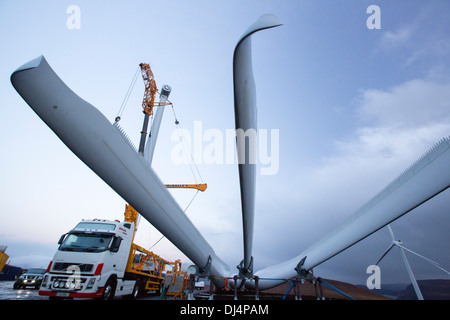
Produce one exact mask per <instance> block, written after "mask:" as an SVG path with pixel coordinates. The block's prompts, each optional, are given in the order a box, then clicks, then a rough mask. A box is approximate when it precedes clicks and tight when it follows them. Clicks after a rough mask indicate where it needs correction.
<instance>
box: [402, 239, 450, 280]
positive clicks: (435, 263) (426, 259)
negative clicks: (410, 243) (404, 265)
mask: <svg viewBox="0 0 450 320" xmlns="http://www.w3.org/2000/svg"><path fill="white" fill-rule="evenodd" d="M398 246H399V247H400V248H402V249H404V250H406V251H408V252H410V253H412V254H415V255H416V256H418V257H420V258H422V259H424V260H425V261H428V262H429V263H431V264H432V265H434V266H435V267H436V268H439V269H441V270H442V271H444V272H445V273H447V274H449V272H448V271H447V270H445V269H444V268H442V267H441V265H440V264H439V263H437V262H436V261H433V260H431V259H428V258H427V257H424V256H422V255H421V254H418V253H417V252H414V251H412V250H411V249H408V248H406V247H405V246H403V245H398Z"/></svg>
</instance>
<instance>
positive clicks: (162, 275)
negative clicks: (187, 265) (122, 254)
mask: <svg viewBox="0 0 450 320" xmlns="http://www.w3.org/2000/svg"><path fill="white" fill-rule="evenodd" d="M137 217H138V213H137V211H136V210H135V209H134V208H133V207H132V206H130V205H128V204H126V205H125V221H126V222H134V223H135V225H136V222H137ZM135 232H136V230H135V231H134V233H133V240H134V235H135ZM167 266H171V267H172V270H166V267H167ZM125 272H127V273H130V274H134V275H136V276H138V277H139V278H140V279H141V281H142V285H143V286H142V288H143V289H144V290H155V291H160V289H162V286H163V285H164V287H169V288H170V287H173V288H176V290H175V291H172V290H167V291H166V292H165V294H166V295H172V296H180V298H181V299H182V298H183V296H182V295H181V292H182V291H183V290H184V288H185V287H186V285H187V281H188V280H189V279H188V276H187V273H185V272H182V271H181V261H180V260H176V261H174V262H172V261H168V260H166V259H164V258H162V257H160V256H159V255H157V254H155V253H153V252H152V251H149V250H146V249H144V248H143V247H141V246H138V245H137V244H135V243H134V242H133V243H132V244H131V249H130V254H129V256H128V262H127V267H126V269H125ZM168 281H171V283H168ZM180 282H181V283H182V285H181V287H180V286H178V287H177V286H175V284H176V283H180Z"/></svg>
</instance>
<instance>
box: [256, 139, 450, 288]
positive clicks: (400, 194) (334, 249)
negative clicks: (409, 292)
mask: <svg viewBox="0 0 450 320" xmlns="http://www.w3.org/2000/svg"><path fill="white" fill-rule="evenodd" d="M449 168H450V140H449V139H448V138H445V139H442V140H441V141H440V142H439V143H438V144H436V145H435V146H434V147H433V148H432V149H431V150H430V151H429V152H427V153H426V154H425V155H424V156H423V157H421V158H420V159H419V160H418V161H417V162H415V163H414V164H413V165H412V166H411V167H410V168H409V169H407V170H406V171H405V172H404V173H403V174H402V175H400V176H399V177H398V178H397V179H395V180H394V181H393V182H392V183H391V184H389V185H388V186H387V187H386V188H385V189H383V190H382V191H381V192H380V193H379V194H377V195H376V196H375V197H374V198H373V199H372V200H370V201H369V202H368V203H367V204H365V205H364V206H363V207H361V208H360V209H359V210H358V211H356V212H355V213H354V214H353V215H352V216H351V217H350V218H349V219H348V220H347V221H345V222H344V223H343V224H342V225H341V226H340V227H338V228H337V229H336V230H334V232H332V233H330V234H329V235H328V236H326V237H325V238H323V239H322V240H320V241H319V242H317V243H316V244H314V245H312V246H311V247H309V248H308V249H306V250H304V251H303V252H302V253H301V254H300V255H298V256H297V257H294V258H292V259H291V260H289V261H286V262H283V263H280V264H278V265H275V266H272V267H268V268H265V269H263V270H261V271H259V272H257V273H256V275H258V276H259V277H260V278H264V277H270V278H275V277H279V278H285V279H289V278H291V277H294V276H296V275H297V273H296V271H295V268H296V266H297V265H298V264H299V261H302V260H303V259H304V261H303V265H302V269H303V270H306V271H307V270H311V269H312V268H314V267H315V266H318V265H320V264H321V263H323V262H325V261H327V260H328V259H330V258H331V257H333V256H335V255H336V254H338V253H340V252H342V251H344V250H345V249H347V248H349V247H351V246H352V245H354V244H355V243H357V242H359V241H361V240H362V239H364V238H365V237H367V236H369V235H371V234H372V233H374V232H376V231H377V230H379V229H380V228H382V227H384V226H385V225H387V224H389V223H391V222H392V221H394V220H396V219H398V218H399V217H401V216H402V215H404V214H406V213H408V212H410V211H412V210H413V209H415V208H416V207H418V206H420V205H421V204H423V203H424V202H426V201H428V200H430V199H431V198H433V197H434V196H436V195H437V194H439V193H441V192H442V191H444V190H446V189H447V188H448V187H449V186H450V170H449ZM279 283H281V281H267V282H261V283H260V288H262V289H264V288H269V287H272V286H274V285H277V284H279ZM251 285H252V284H248V286H251Z"/></svg>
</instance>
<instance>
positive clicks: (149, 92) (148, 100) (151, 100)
mask: <svg viewBox="0 0 450 320" xmlns="http://www.w3.org/2000/svg"><path fill="white" fill-rule="evenodd" d="M139 67H140V68H141V74H142V79H143V80H144V85H145V92H144V99H143V101H142V109H143V112H144V124H143V127H142V131H141V141H140V144H139V153H140V154H141V155H144V147H145V140H146V136H147V127H148V120H149V117H150V116H152V115H153V107H155V106H165V105H166V104H171V103H170V102H165V101H167V100H166V99H164V100H165V101H160V102H155V95H156V93H157V92H158V88H157V86H156V81H155V77H154V75H153V72H152V69H151V68H150V65H149V64H147V63H140V64H139ZM162 91H164V86H163V90H162ZM168 92H170V91H168ZM167 94H168V93H167ZM177 122H178V121H177ZM158 129H159V126H158V128H157V129H156V131H158ZM156 134H157V132H156ZM153 143H155V141H153ZM165 186H166V187H167V188H187V189H197V190H199V191H202V192H203V191H205V190H206V183H205V184H166V185H165Z"/></svg>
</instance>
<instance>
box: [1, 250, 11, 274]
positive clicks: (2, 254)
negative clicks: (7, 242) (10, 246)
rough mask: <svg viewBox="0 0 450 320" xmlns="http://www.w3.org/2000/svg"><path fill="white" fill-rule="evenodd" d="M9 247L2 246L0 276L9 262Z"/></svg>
mask: <svg viewBox="0 0 450 320" xmlns="http://www.w3.org/2000/svg"><path fill="white" fill-rule="evenodd" d="M6 248H7V246H0V274H1V272H2V270H3V267H4V266H5V264H6V262H7V261H8V258H9V256H8V255H7V254H6V253H5V251H6Z"/></svg>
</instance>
